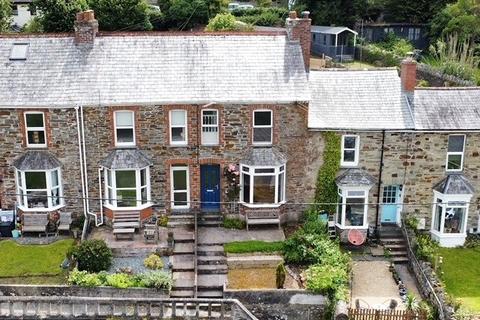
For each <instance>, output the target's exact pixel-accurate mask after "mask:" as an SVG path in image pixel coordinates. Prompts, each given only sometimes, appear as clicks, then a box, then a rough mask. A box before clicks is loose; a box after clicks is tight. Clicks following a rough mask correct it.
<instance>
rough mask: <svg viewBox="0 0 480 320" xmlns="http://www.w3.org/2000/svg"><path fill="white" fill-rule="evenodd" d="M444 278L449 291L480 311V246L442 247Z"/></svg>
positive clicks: (473, 308)
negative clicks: (468, 247) (467, 247)
mask: <svg viewBox="0 0 480 320" xmlns="http://www.w3.org/2000/svg"><path fill="white" fill-rule="evenodd" d="M440 255H441V256H442V257H443V264H442V272H443V275H442V280H443V282H444V283H445V286H446V289H447V292H448V293H449V294H450V295H452V296H453V297H455V298H457V299H459V300H461V301H462V304H463V305H464V306H465V307H466V308H467V309H470V310H472V311H474V312H480V282H479V281H478V280H479V279H480V264H479V263H478V261H479V259H480V248H470V249H466V248H440Z"/></svg>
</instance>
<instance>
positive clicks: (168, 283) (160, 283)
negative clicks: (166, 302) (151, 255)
mask: <svg viewBox="0 0 480 320" xmlns="http://www.w3.org/2000/svg"><path fill="white" fill-rule="evenodd" d="M141 283H142V286H144V287H146V288H155V289H166V290H169V291H170V290H171V289H172V285H173V281H172V275H171V274H170V273H169V272H165V271H151V272H147V273H145V274H143V276H142V279H141Z"/></svg>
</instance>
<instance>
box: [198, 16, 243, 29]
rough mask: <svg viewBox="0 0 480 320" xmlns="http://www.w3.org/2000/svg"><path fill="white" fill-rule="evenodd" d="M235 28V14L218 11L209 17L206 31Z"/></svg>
mask: <svg viewBox="0 0 480 320" xmlns="http://www.w3.org/2000/svg"><path fill="white" fill-rule="evenodd" d="M235 29H236V20H235V16H233V15H232V14H231V13H219V14H217V15H216V16H215V17H214V18H212V19H210V22H208V25H207V27H206V28H205V30H206V31H234V30H235Z"/></svg>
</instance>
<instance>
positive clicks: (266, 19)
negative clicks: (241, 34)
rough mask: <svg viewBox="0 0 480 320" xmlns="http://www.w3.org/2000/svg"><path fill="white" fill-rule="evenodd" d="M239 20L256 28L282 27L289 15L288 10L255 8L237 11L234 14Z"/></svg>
mask: <svg viewBox="0 0 480 320" xmlns="http://www.w3.org/2000/svg"><path fill="white" fill-rule="evenodd" d="M232 14H233V15H234V16H236V17H237V19H238V20H240V21H243V22H245V23H248V24H252V25H256V26H270V27H281V26H283V25H284V23H285V17H286V16H287V14H288V10H287V9H286V8H272V7H270V8H261V7H257V8H253V9H237V10H234V11H233V12H232Z"/></svg>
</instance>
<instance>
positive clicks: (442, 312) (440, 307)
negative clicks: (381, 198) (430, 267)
mask: <svg viewBox="0 0 480 320" xmlns="http://www.w3.org/2000/svg"><path fill="white" fill-rule="evenodd" d="M402 231H403V233H404V235H405V238H406V239H407V247H408V251H409V253H410V260H411V259H412V258H413V263H415V264H416V265H417V267H418V269H419V270H420V271H421V272H422V275H423V278H424V279H425V282H426V283H427V285H428V287H429V289H430V291H431V292H432V295H433V297H434V298H435V300H436V302H437V311H438V312H439V316H440V319H441V320H444V319H445V312H444V311H443V306H442V303H441V301H440V298H438V296H437V294H436V293H435V290H434V288H433V285H432V284H431V283H430V280H429V279H428V277H427V275H426V274H425V271H424V270H423V269H422V268H421V265H420V262H419V261H418V259H417V257H416V256H415V253H414V252H413V249H412V244H411V243H410V237H409V236H408V232H407V228H406V223H405V220H404V219H402Z"/></svg>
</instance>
